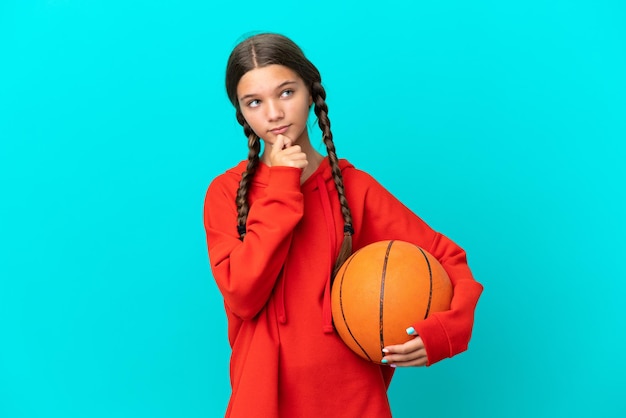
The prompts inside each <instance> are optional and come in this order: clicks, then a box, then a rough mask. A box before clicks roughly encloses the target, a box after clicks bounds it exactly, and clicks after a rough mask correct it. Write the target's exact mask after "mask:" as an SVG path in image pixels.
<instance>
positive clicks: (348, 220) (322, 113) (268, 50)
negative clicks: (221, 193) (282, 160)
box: [226, 33, 354, 277]
mask: <svg viewBox="0 0 626 418" xmlns="http://www.w3.org/2000/svg"><path fill="white" fill-rule="evenodd" d="M272 64H277V65H282V66H285V67H287V68H289V69H291V70H292V71H294V72H295V73H296V74H298V76H300V78H302V80H303V81H304V84H305V85H306V86H307V88H308V90H309V93H310V94H311V97H312V98H313V104H314V107H313V111H314V112H315V115H316V116H317V121H318V125H319V127H320V129H321V131H322V138H323V140H324V145H326V150H327V153H328V160H329V162H330V167H331V171H332V175H333V180H334V182H335V187H336V188H337V194H338V196H339V203H340V205H341V213H342V216H343V220H344V238H343V242H342V244H341V248H340V250H339V255H338V257H337V260H336V262H335V265H334V268H333V272H332V277H335V275H336V273H337V271H338V270H339V267H341V265H342V264H343V262H344V261H345V260H346V259H347V258H348V257H349V256H350V254H351V253H352V234H353V233H354V230H353V228H352V214H351V212H350V208H349V207H348V200H347V199H346V195H345V189H344V185H343V176H342V175H341V169H340V168H339V160H338V158H337V153H336V151H335V144H334V142H333V134H332V131H331V130H330V119H328V106H327V105H326V90H324V87H322V77H321V75H320V72H319V71H318V69H317V68H316V67H315V65H313V63H312V62H311V61H309V59H308V58H306V56H305V55H304V53H303V52H302V50H301V49H300V48H299V47H298V45H296V44H295V43H294V42H293V41H292V40H290V39H289V38H287V37H285V36H283V35H279V34H273V33H263V34H258V35H254V36H251V37H249V38H247V39H245V40H243V41H242V42H240V43H239V44H238V45H237V46H236V47H235V48H234V49H233V51H232V52H231V54H230V57H229V58H228V64H227V66H226V93H227V94H228V98H229V99H230V101H231V103H232V104H233V106H235V109H236V117H237V122H239V124H240V125H241V126H243V132H244V134H245V135H246V137H247V138H248V149H249V151H248V165H247V166H246V171H245V172H244V173H243V175H242V177H241V182H240V183H239V189H238V190H237V197H236V204H237V230H238V232H239V235H240V238H241V239H242V240H243V239H244V236H245V234H246V220H247V218H248V211H249V209H250V207H249V203H248V190H249V187H250V183H251V181H252V178H253V177H254V173H255V172H256V169H257V167H258V165H259V153H260V152H261V144H260V138H259V137H258V136H257V135H256V133H255V132H254V131H253V130H252V128H251V127H250V125H248V122H246V120H245V118H244V117H243V114H242V112H241V108H240V107H239V100H238V98H237V85H238V84H239V81H240V80H241V78H242V77H243V76H244V74H246V73H247V72H248V71H250V70H253V69H255V68H261V67H265V66H268V65H272Z"/></svg>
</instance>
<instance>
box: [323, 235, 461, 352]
mask: <svg viewBox="0 0 626 418" xmlns="http://www.w3.org/2000/svg"><path fill="white" fill-rule="evenodd" d="M331 297H332V312H333V322H334V324H335V328H336V329H337V333H338V334H339V336H340V337H341V339H342V340H343V341H344V342H345V343H346V344H347V345H348V347H350V348H351V349H352V351H354V352H355V353H357V354H358V355H359V356H361V357H363V358H364V359H367V360H370V361H373V362H375V363H380V361H381V360H382V349H383V347H385V346H387V345H394V344H402V343H405V342H407V341H409V340H410V339H412V338H414V337H413V336H410V335H407V333H406V329H407V328H408V327H409V326H411V324H414V323H416V322H418V321H420V320H423V319H425V318H426V317H428V315H429V314H431V313H432V312H438V311H445V310H448V309H450V300H451V299H452V284H451V283H450V278H449V277H448V274H447V273H446V271H445V270H444V269H443V267H442V266H441V264H439V262H438V261H437V259H435V257H433V256H432V255H430V254H429V253H428V252H426V251H424V250H423V249H421V248H420V247H418V246H416V245H414V244H411V243H408V242H404V241H380V242H376V243H373V244H370V245H368V246H365V247H363V248H361V249H360V250H358V251H357V252H355V253H354V254H352V255H351V256H350V258H348V259H347V260H346V262H345V263H344V264H343V266H341V269H340V270H339V272H338V273H337V276H336V277H335V281H334V283H333V288H332V296H331Z"/></svg>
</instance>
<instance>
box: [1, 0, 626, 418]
mask: <svg viewBox="0 0 626 418" xmlns="http://www.w3.org/2000/svg"><path fill="white" fill-rule="evenodd" d="M257 31H276V32H280V33H284V34H286V35H288V36H290V37H292V38H293V39H294V40H295V41H296V42H297V43H298V44H299V45H300V46H301V47H302V48H303V49H304V51H305V52H306V53H307V55H308V56H309V57H310V58H311V59H312V61H313V62H314V63H316V65H317V66H318V67H319V69H320V71H321V73H322V77H323V82H324V84H325V86H326V89H327V92H328V104H329V109H330V112H329V115H330V118H331V120H332V124H333V132H334V135H335V138H336V146H337V150H338V153H339V155H340V156H341V157H344V158H348V159H350V160H351V162H353V163H354V164H356V165H357V166H358V167H360V168H363V169H365V170H367V171H368V172H370V173H371V174H373V175H374V176H375V177H376V178H377V179H378V180H379V181H380V182H381V183H383V185H385V186H386V187H387V188H388V189H390V190H391V191H392V192H393V193H394V194H396V195H397V196H398V197H399V198H400V199H401V200H402V201H404V202H405V203H406V204H407V205H408V206H409V207H410V208H411V209H413V210H414V211H415V212H416V213H418V214H419V215H420V216H421V217H422V218H424V219H425V220H426V221H427V222H428V223H430V224H431V225H432V226H433V227H434V228H436V229H438V230H439V231H441V232H443V233H445V234H446V235H448V236H450V237H451V238H452V239H454V240H455V241H457V242H458V243H459V244H460V245H461V246H463V247H464V248H465V249H466V250H467V252H468V255H469V262H470V265H471V267H472V269H473V271H474V273H475V276H476V278H477V279H478V280H479V281H480V282H482V283H483V284H484V285H485V292H484V294H483V297H482V299H481V301H480V303H479V306H478V309H477V313H476V325H475V329H474V336H473V340H472V342H471V344H470V349H469V351H467V352H466V353H463V354H461V355H459V356H457V357H455V358H453V359H449V360H446V361H443V362H441V363H438V364H436V365H434V366H433V367H430V368H426V369H424V368H418V369H411V370H400V371H399V372H398V373H397V374H396V377H395V378H394V381H393V383H392V386H391V389H390V399H391V404H392V409H393V411H394V413H395V415H394V416H396V417H398V418H402V417H407V418H408V417H421V416H427V417H503V416H507V417H529V416H533V417H553V416H574V415H576V416H579V415H592V416H602V417H622V416H624V415H626V403H625V401H624V398H623V391H624V374H625V372H626V361H625V360H624V355H623V353H622V351H623V347H624V343H625V339H626V335H625V334H626V310H625V307H624V296H625V293H626V286H625V285H624V282H625V280H626V274H625V269H624V251H625V250H626V246H625V245H624V233H625V232H626V228H625V227H624V226H625V225H624V221H623V219H622V217H623V213H624V210H625V207H624V202H623V200H624V194H625V193H624V189H625V187H624V183H625V181H624V180H625V179H626V175H625V172H624V168H623V167H624V160H625V158H626V153H625V146H624V142H625V141H626V122H625V121H626V76H625V74H626V5H625V4H624V2H622V1H618V0H615V1H609V0H597V1H591V0H588V1H540V0H527V1H517V0H515V1H508V2H501V1H476V2H467V1H460V0H444V1H438V2H420V1H408V0H407V1H394V0H391V1H386V2H368V1H340V0H335V1H327V0H321V1H315V2H313V1H311V2H298V3H295V2H293V3H292V2H259V1H248V0H242V1H237V2H209V1H201V0H192V1H166V0H152V1H148V0H144V1H123V0H107V1H104V0H93V1H87V0H47V1H46V0H38V1H37V0H32V1H28V0H22V1H18V0H2V1H1V2H0V182H1V183H0V185H1V189H0V190H1V200H0V202H1V204H0V211H1V212H0V240H1V242H0V245H1V247H0V250H1V251H0V417H3V418H5V417H6V418H44V417H46V418H48V417H64V418H78V417H90V418H91V417H94V418H96V417H107V418H109V417H133V418H138V417H149V418H165V417H168V418H169V417H177V418H179V417H182V418H195V417H219V416H222V415H223V412H224V409H225V405H226V402H227V398H228V394H229V382H228V361H229V355H230V352H229V347H228V344H227V338H226V323H225V316H224V312H223V307H222V301H221V297H220V294H219V292H218V291H217V288H216V286H215V285H214V282H213V280H212V277H211V274H210V270H209V265H208V259H207V254H206V244H205V237H204V230H203V226H202V205H203V199H204V192H205V190H206V187H207V186H208V184H209V182H210V181H211V179H212V178H213V177H215V176H216V175H217V174H219V173H221V172H223V171H224V170H225V169H227V168H228V167H230V166H232V165H234V164H235V163H236V162H238V161H239V160H241V159H243V158H245V156H246V153H247V150H246V139H245V137H244V136H243V133H242V131H241V128H240V127H239V126H238V125H237V123H236V121H235V119H234V110H233V109H232V107H231V105H230V104H229V102H228V100H227V98H226V95H225V92H224V86H223V80H224V68H225V63H226V59H227V56H228V54H229V53H230V50H231V49H232V48H233V46H234V45H235V44H236V43H237V42H238V41H239V40H241V39H242V37H243V36H244V35H245V34H248V33H251V32H257ZM311 134H312V136H313V138H319V137H320V134H319V131H318V130H317V128H315V127H314V126H312V128H311ZM337 366H338V367H341V365H337Z"/></svg>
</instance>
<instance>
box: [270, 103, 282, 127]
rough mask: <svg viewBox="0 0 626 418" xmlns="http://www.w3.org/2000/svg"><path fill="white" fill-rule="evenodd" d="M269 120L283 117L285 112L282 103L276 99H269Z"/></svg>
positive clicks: (273, 120) (272, 120)
mask: <svg viewBox="0 0 626 418" xmlns="http://www.w3.org/2000/svg"><path fill="white" fill-rule="evenodd" d="M266 110H267V120H268V121H270V122H275V121H277V120H280V119H282V118H283V116H284V113H283V110H282V107H281V106H280V103H277V102H276V101H275V100H269V101H267V108H266Z"/></svg>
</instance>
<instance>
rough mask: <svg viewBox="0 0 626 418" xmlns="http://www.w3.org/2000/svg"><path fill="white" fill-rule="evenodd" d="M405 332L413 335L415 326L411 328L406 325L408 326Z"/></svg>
mask: <svg viewBox="0 0 626 418" xmlns="http://www.w3.org/2000/svg"><path fill="white" fill-rule="evenodd" d="M406 333H407V334H409V335H414V334H415V328H413V327H408V328H407V329H406Z"/></svg>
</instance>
